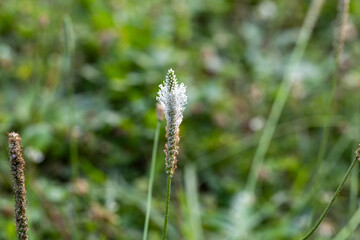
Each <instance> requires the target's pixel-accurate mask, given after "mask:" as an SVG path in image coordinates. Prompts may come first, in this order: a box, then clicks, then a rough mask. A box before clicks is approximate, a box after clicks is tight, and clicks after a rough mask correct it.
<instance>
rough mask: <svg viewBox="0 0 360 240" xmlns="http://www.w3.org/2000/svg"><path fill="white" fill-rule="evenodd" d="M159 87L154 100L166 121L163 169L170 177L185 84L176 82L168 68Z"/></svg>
mask: <svg viewBox="0 0 360 240" xmlns="http://www.w3.org/2000/svg"><path fill="white" fill-rule="evenodd" d="M159 87H160V90H159V92H158V96H157V97H156V100H157V101H158V102H159V103H160V104H161V106H162V107H163V109H164V112H165V119H166V122H167V125H166V137H167V143H166V144H165V150H164V151H165V154H166V159H165V170H166V173H167V174H168V175H169V176H170V177H172V176H173V174H174V172H175V169H176V163H177V159H176V155H177V154H178V149H179V147H178V145H179V140H180V139H179V131H180V129H179V127H180V124H181V122H182V119H183V112H184V110H185V104H186V103H187V96H186V86H185V85H184V84H183V83H181V84H179V83H178V81H177V79H176V75H175V72H174V70H172V69H171V68H170V69H169V71H168V73H167V75H166V78H165V81H164V82H163V83H162V84H160V85H159Z"/></svg>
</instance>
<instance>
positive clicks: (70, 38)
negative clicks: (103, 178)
mask: <svg viewBox="0 0 360 240" xmlns="http://www.w3.org/2000/svg"><path fill="white" fill-rule="evenodd" d="M63 28H64V29H63V31H64V47H65V49H64V50H65V53H64V60H63V61H64V62H63V78H64V80H65V81H66V84H67V89H66V91H67V95H68V99H69V102H68V104H69V137H70V162H71V171H72V178H73V180H75V179H76V178H77V177H78V176H79V157H78V150H77V145H78V144H77V139H76V136H75V134H74V130H75V125H76V112H75V111H76V109H75V96H74V95H75V90H74V82H73V81H72V75H71V63H72V56H73V52H74V49H75V36H74V29H73V25H72V21H71V18H70V16H68V15H65V16H64V18H63Z"/></svg>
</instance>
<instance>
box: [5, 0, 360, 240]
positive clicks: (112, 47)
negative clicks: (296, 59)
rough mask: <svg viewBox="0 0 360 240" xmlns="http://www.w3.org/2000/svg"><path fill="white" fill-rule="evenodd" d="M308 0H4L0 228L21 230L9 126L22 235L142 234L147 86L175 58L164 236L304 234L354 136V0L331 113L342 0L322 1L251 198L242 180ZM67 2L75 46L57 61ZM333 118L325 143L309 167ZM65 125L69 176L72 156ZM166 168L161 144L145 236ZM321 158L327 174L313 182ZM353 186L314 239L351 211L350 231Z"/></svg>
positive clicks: (149, 109) (159, 210) (153, 88)
mask: <svg viewBox="0 0 360 240" xmlns="http://www.w3.org/2000/svg"><path fill="white" fill-rule="evenodd" d="M309 3H310V1H287V0H277V1H275V0H264V1H261V0H243V1H218V0H206V1H199V0H194V1H160V0H148V1H140V0H133V1H124V0H123V1H119V0H109V1H100V0H81V1H61V0H53V1H48V0H39V1H37V3H36V4H34V2H33V1H31V0H17V1H1V2H0V78H1V81H0V109H1V111H0V133H1V134H0V142H1V145H0V148H1V151H0V154H1V159H2V160H1V161H0V196H1V197H0V240H8V239H15V236H16V233H15V224H14V219H13V197H12V192H11V174H10V168H9V164H8V160H7V159H8V158H7V146H6V142H7V140H6V132H10V131H11V130H14V131H18V132H19V133H20V135H21V136H22V138H23V148H24V158H25V161H26V164H27V188H28V202H29V206H28V214H29V216H28V217H29V225H30V231H29V238H30V239H39V240H40V239H66V237H67V236H69V235H70V236H73V239H124V240H125V239H141V237H142V231H143V225H144V218H145V212H146V196H147V185H148V173H149V169H150V159H151V149H152V144H153V136H154V131H155V127H156V121H157V120H156V114H155V104H156V100H155V97H156V93H157V91H158V85H159V84H160V83H161V82H162V81H163V80H164V78H165V76H164V73H166V71H167V69H169V68H170V67H172V68H173V69H174V70H175V71H176V74H177V77H178V79H179V81H181V82H184V83H185V85H186V86H188V87H187V91H188V97H189V100H188V102H189V104H188V105H187V111H186V112H185V113H184V114H185V116H184V121H183V123H182V125H181V131H180V137H181V141H180V152H179V162H178V164H179V166H178V169H177V172H176V174H175V176H174V179H173V188H172V189H173V192H172V202H171V203H170V216H169V226H168V239H210V240H211V239H214V240H215V239H216V240H217V239H246V240H248V239H250V240H251V239H276V240H279V239H280V240H281V239H286V240H288V239H299V238H300V237H301V236H303V235H304V233H305V232H306V231H307V230H308V229H309V228H310V226H311V224H312V223H313V222H314V221H315V220H316V219H317V218H318V216H319V215H320V214H321V209H323V207H324V206H325V205H326V203H327V202H328V200H329V196H331V195H332V193H333V192H334V191H335V190H336V187H337V186H338V184H339V183H340V181H341V179H342V177H343V175H344V174H345V172H346V169H347V168H348V166H349V164H350V161H351V159H352V158H353V146H354V144H355V143H356V142H357V141H358V140H359V139H358V137H359V133H358V132H359V121H358V119H359V115H358V114H359V113H358V112H359V106H358V104H359V94H358V92H359V90H360V81H359V79H360V70H359V68H357V65H358V63H357V60H356V59H359V57H360V51H359V49H360V43H359V41H356V40H357V39H358V34H359V33H358V32H357V27H356V26H358V25H359V24H360V14H359V12H360V3H359V2H358V1H352V2H351V6H350V23H349V25H348V31H347V38H346V42H345V49H344V62H343V65H344V66H343V67H344V70H343V73H342V74H343V75H342V80H341V81H339V83H338V88H337V91H336V103H335V108H334V111H333V113H332V115H331V117H330V118H328V116H327V114H328V109H329V105H330V104H331V103H330V102H329V95H330V94H331V88H332V84H331V81H332V79H333V74H334V72H335V61H334V56H333V41H334V37H333V29H334V23H335V19H336V14H337V12H336V5H337V3H336V1H326V2H325V4H324V8H323V10H322V12H321V13H320V17H319V20H318V23H317V24H316V26H315V29H314V33H313V35H312V37H311V38H310V41H309V43H308V46H307V48H306V50H305V53H304V57H303V59H302V60H301V62H300V64H299V65H298V67H297V68H296V69H295V70H294V72H293V74H294V75H293V76H292V77H293V80H294V83H293V85H292V88H291V92H290V95H289V97H288V99H287V101H286V104H285V106H284V109H283V112H282V114H281V116H280V119H279V122H278V124H277V125H276V129H275V132H274V137H273V139H272V141H271V143H270V145H269V150H268V152H267V154H266V155H265V158H264V162H263V163H262V164H261V166H260V173H259V176H258V179H257V180H258V182H257V188H256V191H255V192H256V194H255V196H253V198H252V197H251V196H248V195H246V194H247V193H246V192H244V190H245V185H246V181H247V176H248V173H249V171H250V166H251V163H252V162H251V161H252V159H253V157H254V154H255V151H256V147H257V146H258V143H259V139H260V136H261V133H262V130H263V127H264V123H265V121H266V119H267V117H268V116H269V112H270V109H271V106H272V104H273V102H274V100H275V96H276V93H277V89H278V87H279V84H280V82H281V80H282V78H283V76H284V74H285V72H286V69H287V66H288V62H289V58H290V54H291V52H292V50H293V48H294V45H295V41H296V39H297V37H298V33H299V30H300V28H301V25H302V22H303V20H304V18H305V14H306V11H307V9H308V7H309ZM66 16H68V18H69V19H71V24H72V27H73V33H74V35H73V37H74V41H75V42H76V44H75V48H74V50H73V53H72V56H71V65H70V66H69V69H68V72H67V73H66V74H64V69H63V67H64V66H63V64H64V59H65V58H66V57H68V55H69V54H68V53H67V50H66V39H65V38H64V26H63V21H64V17H65V18H67V17H66ZM69 89H73V93H72V92H70V93H69ZM69 95H70V96H69ZM70 97H71V98H73V100H71V101H70V100H69V99H70ZM71 102H72V103H73V106H71V104H70V103H71ZM71 108H73V109H74V112H73V114H74V116H71V115H70V114H69V112H71V111H72V110H70V109H71ZM328 119H329V137H328V139H327V142H328V143H327V148H326V154H325V158H324V160H323V161H322V165H321V166H318V165H317V164H316V162H317V156H318V151H319V144H320V141H321V136H322V130H323V126H324V124H325V123H326V121H328ZM69 122H71V123H74V126H71V125H70V124H69ZM161 132H162V133H161V134H160V143H159V145H160V147H161V148H162V146H163V145H164V143H165V137H164V136H163V135H164V132H165V131H164V129H162V131H161ZM74 139H75V140H76V150H77V156H78V164H79V178H76V179H72V164H74V163H73V162H72V161H71V156H70V155H71V154H70V152H71V148H72V147H71V142H72V141H74ZM164 166H165V163H164V154H163V153H162V151H159V154H158V159H157V162H156V173H155V180H154V191H153V200H152V209H151V215H150V222H149V237H148V239H151V240H157V239H161V233H162V227H163V226H162V224H163V217H164V204H165V196H166V174H165V172H164ZM318 171H320V172H321V177H319V178H316V179H319V180H318V181H317V182H314V179H315V178H314V176H315V173H316V172H318ZM353 179H354V180H352V181H355V182H357V181H358V178H356V177H355V178H353ZM352 186H355V188H357V186H358V185H356V184H355V185H352ZM353 188H354V187H353ZM355 190H357V189H355ZM349 191H350V184H346V185H345V187H344V190H343V191H342V192H341V193H340V196H339V197H338V199H337V201H336V202H335V204H334V206H333V208H332V209H331V210H330V212H329V215H328V216H327V217H326V218H325V220H324V223H323V224H322V225H321V226H320V229H319V230H318V231H317V232H316V233H315V236H314V239H331V238H333V237H334V236H335V235H336V234H337V233H338V232H340V230H341V229H342V227H343V226H345V225H346V224H347V223H348V221H349V220H350V219H352V221H351V222H350V223H349V224H348V225H347V228H345V230H343V231H342V233H341V234H339V236H340V237H341V236H345V235H346V236H348V235H349V234H350V236H353V239H356V236H358V235H359V230H358V229H356V226H354V225H356V224H358V222H359V220H358V219H359V216H358V215H359V213H358V212H355V211H353V208H352V211H353V212H351V213H350V215H349V214H348V212H349V207H350V205H351V204H349V203H350V202H351V201H352V202H353V203H354V202H355V204H356V207H357V203H356V202H357V201H356V200H357V195H353V198H354V196H355V201H354V199H352V200H351V201H350V194H349ZM352 191H353V192H354V190H352ZM354 213H356V215H354V216H353V214H354ZM352 216H353V217H352ZM349 229H351V231H352V233H349V232H348V231H349ZM350 239H351V238H350Z"/></svg>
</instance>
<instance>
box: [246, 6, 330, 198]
mask: <svg viewBox="0 0 360 240" xmlns="http://www.w3.org/2000/svg"><path fill="white" fill-rule="evenodd" d="M323 3H324V0H313V1H312V3H311V6H310V8H309V11H308V13H307V15H306V18H305V20H304V23H303V26H302V28H301V31H300V33H299V37H298V39H297V41H296V45H295V48H294V50H293V52H292V54H291V57H290V61H289V65H288V68H287V71H286V74H285V75H284V78H283V80H282V82H281V85H280V87H279V89H278V92H277V94H276V98H275V101H274V104H273V106H272V108H271V112H270V115H269V117H268V119H267V121H266V124H265V127H264V130H263V132H262V135H261V137H260V142H259V145H258V147H257V149H256V152H255V156H254V159H253V162H252V165H251V169H250V173H249V176H248V179H247V184H246V189H247V190H248V191H250V192H254V191H255V188H256V184H257V178H258V173H259V170H260V167H261V165H262V163H263V161H264V158H265V155H266V152H267V150H268V149H269V145H270V142H271V139H272V137H273V135H274V132H275V129H276V125H277V123H278V121H279V118H280V115H281V113H282V110H283V108H284V106H285V103H286V100H287V98H288V96H289V92H290V89H291V86H292V74H293V70H294V69H296V67H298V65H299V63H300V61H301V59H302V57H303V55H304V52H305V48H306V46H307V44H308V42H309V39H310V36H311V33H312V30H313V28H314V26H315V23H316V21H317V19H318V16H319V13H320V10H321V9H322V5H323Z"/></svg>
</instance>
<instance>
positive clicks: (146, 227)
mask: <svg viewBox="0 0 360 240" xmlns="http://www.w3.org/2000/svg"><path fill="white" fill-rule="evenodd" d="M160 126H161V121H157V125H156V130H155V137H154V145H153V150H152V156H151V167H150V178H149V187H148V196H147V205H146V216H145V225H144V234H143V240H146V239H147V234H148V228H149V219H150V209H151V198H152V190H153V184H154V176H155V164H156V153H157V149H158V143H159V134H160Z"/></svg>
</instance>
